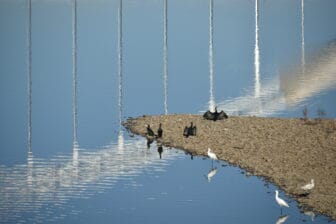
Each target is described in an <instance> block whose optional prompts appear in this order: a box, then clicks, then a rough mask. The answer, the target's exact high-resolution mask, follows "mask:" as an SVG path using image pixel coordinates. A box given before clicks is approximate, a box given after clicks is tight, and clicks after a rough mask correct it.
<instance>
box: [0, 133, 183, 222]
mask: <svg viewBox="0 0 336 224" xmlns="http://www.w3.org/2000/svg"><path fill="white" fill-rule="evenodd" d="M144 145H145V143H144V141H143V140H134V139H132V140H124V139H123V136H122V135H119V137H118V143H117V144H116V143H113V144H111V145H107V146H105V147H103V148H102V149H98V150H96V151H89V150H79V149H75V150H73V153H72V155H71V154H70V155H58V156H56V157H54V158H52V159H43V158H35V157H33V154H32V153H29V154H28V158H27V165H23V164H18V165H15V166H12V167H7V166H0V173H1V179H0V186H1V194H2V196H1V204H0V217H1V221H2V222H5V223H6V222H15V220H16V221H18V217H16V214H21V215H22V216H24V215H23V214H25V215H27V216H29V213H30V212H37V211H38V210H39V209H42V208H43V206H46V205H47V204H48V205H53V204H54V205H59V206H65V207H66V202H67V201H68V200H70V199H72V198H87V197H90V196H91V195H93V194H95V192H104V191H105V190H107V189H110V188H112V187H113V185H114V184H115V183H116V182H118V181H121V180H122V179H125V178H130V179H131V178H132V177H134V176H136V175H139V174H140V173H142V170H144V169H151V170H155V171H163V170H164V169H165V168H164V167H165V166H167V165H168V164H169V161H171V160H172V159H174V158H175V157H176V156H177V154H175V153H169V154H167V155H166V156H165V160H158V159H157V154H156V153H151V152H150V151H148V150H147V149H146V148H145V147H144ZM135 187H136V186H135ZM54 215H57V214H45V215H42V214H41V216H42V217H41V218H43V220H44V221H46V220H48V218H50V217H53V216H54Z"/></svg>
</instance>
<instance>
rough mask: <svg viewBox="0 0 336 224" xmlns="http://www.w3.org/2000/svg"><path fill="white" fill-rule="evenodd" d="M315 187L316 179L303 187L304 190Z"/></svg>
mask: <svg viewBox="0 0 336 224" xmlns="http://www.w3.org/2000/svg"><path fill="white" fill-rule="evenodd" d="M314 187H315V183H314V179H311V181H310V183H309V184H306V185H304V186H302V187H301V189H302V190H305V191H309V190H311V189H313V188H314Z"/></svg>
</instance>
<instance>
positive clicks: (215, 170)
mask: <svg viewBox="0 0 336 224" xmlns="http://www.w3.org/2000/svg"><path fill="white" fill-rule="evenodd" d="M216 173H217V167H214V168H211V170H209V172H208V174H207V175H206V178H207V180H208V182H209V183H210V182H211V179H212V178H213V177H214V176H215V175H216Z"/></svg>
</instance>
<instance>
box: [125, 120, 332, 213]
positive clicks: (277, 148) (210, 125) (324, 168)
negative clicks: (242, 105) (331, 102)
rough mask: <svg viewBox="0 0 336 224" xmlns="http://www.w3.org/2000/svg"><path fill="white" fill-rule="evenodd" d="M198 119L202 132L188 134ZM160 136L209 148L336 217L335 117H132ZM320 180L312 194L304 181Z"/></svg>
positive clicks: (170, 142)
mask: <svg viewBox="0 0 336 224" xmlns="http://www.w3.org/2000/svg"><path fill="white" fill-rule="evenodd" d="M190 122H193V123H194V124H195V125H196V127H197V135H196V136H190V137H188V138H186V137H184V136H183V129H184V127H185V126H189V125H190ZM159 123H162V129H163V136H162V138H161V139H159V141H161V142H162V143H163V145H165V146H167V147H175V148H179V149H182V150H185V151H186V152H188V153H191V154H193V155H199V156H207V149H208V147H210V148H211V149H212V150H213V152H215V153H216V154H217V156H218V158H219V159H220V160H225V161H227V162H229V163H230V164H231V165H234V166H239V167H241V168H243V169H245V170H246V171H247V172H249V173H251V174H254V175H257V176H261V177H264V178H265V179H267V180H269V181H271V182H273V183H274V184H276V185H278V186H279V187H280V188H281V189H282V190H284V191H285V192H286V193H288V194H289V195H290V196H291V197H293V198H295V199H296V200H297V201H298V203H299V205H300V206H301V205H302V206H303V207H304V209H305V210H311V209H312V210H313V211H314V212H318V213H322V214H325V215H327V216H329V217H331V218H332V219H336V121H335V120H330V119H322V120H321V121H316V120H309V121H304V120H302V119H298V118H295V119H284V118H260V117H238V116H236V117H229V119H227V120H220V121H216V122H214V121H209V120H205V119H203V118H202V116H201V115H187V114H185V115H157V116H142V117H138V118H130V119H128V120H127V121H125V122H124V126H125V127H126V128H127V129H129V130H130V131H131V132H132V133H134V134H137V135H142V136H145V134H146V127H145V126H146V125H147V124H150V126H151V128H152V129H153V131H154V132H155V133H156V130H157V129H158V125H159ZM311 179H314V180H315V188H314V189H313V190H311V191H309V194H308V195H307V194H306V193H307V192H305V191H303V190H302V189H301V186H303V185H305V184H307V183H308V182H310V180H311Z"/></svg>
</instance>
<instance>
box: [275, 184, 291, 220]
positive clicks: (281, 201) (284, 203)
mask: <svg viewBox="0 0 336 224" xmlns="http://www.w3.org/2000/svg"><path fill="white" fill-rule="evenodd" d="M275 200H276V202H277V203H278V205H279V206H280V208H281V214H282V207H287V208H288V207H289V205H288V204H287V202H286V201H285V200H283V199H282V198H279V191H278V190H275Z"/></svg>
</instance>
